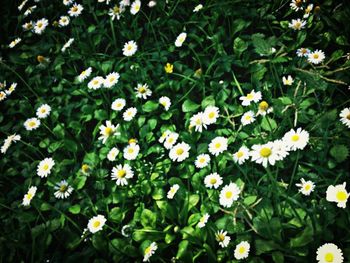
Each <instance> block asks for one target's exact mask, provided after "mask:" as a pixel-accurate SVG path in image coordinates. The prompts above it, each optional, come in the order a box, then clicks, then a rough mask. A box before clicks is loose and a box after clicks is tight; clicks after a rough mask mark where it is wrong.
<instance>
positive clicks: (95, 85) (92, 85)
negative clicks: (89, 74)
mask: <svg viewBox="0 0 350 263" xmlns="http://www.w3.org/2000/svg"><path fill="white" fill-rule="evenodd" d="M104 82H105V79H104V78H102V77H100V76H97V77H94V78H93V79H92V80H90V81H89V83H88V88H89V89H93V90H97V89H100V88H101V87H102V85H103V84H104Z"/></svg>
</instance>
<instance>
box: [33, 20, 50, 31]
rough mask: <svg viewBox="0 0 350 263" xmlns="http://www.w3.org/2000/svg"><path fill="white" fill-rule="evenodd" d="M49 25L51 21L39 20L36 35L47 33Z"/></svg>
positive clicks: (36, 23)
mask: <svg viewBox="0 0 350 263" xmlns="http://www.w3.org/2000/svg"><path fill="white" fill-rule="evenodd" d="M48 24H49V21H48V20H47V19H46V18H42V19H39V20H38V21H36V22H35V25H34V33H35V34H38V35H41V34H42V33H43V32H44V31H45V29H46V27H47V26H48Z"/></svg>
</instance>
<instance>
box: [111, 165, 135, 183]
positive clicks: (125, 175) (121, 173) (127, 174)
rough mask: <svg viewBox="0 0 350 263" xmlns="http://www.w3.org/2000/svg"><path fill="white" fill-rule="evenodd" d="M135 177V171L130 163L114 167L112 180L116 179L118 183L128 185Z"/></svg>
mask: <svg viewBox="0 0 350 263" xmlns="http://www.w3.org/2000/svg"><path fill="white" fill-rule="evenodd" d="M133 177H134V172H133V170H132V169H131V166H130V165H128V164H124V165H121V164H119V165H117V166H116V167H113V169H112V180H116V184H117V185H121V186H124V185H127V184H128V180H127V179H131V178H133Z"/></svg>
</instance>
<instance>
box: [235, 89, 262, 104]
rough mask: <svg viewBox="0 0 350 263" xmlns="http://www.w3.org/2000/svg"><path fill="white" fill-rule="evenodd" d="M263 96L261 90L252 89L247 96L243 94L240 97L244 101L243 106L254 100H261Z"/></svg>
mask: <svg viewBox="0 0 350 263" xmlns="http://www.w3.org/2000/svg"><path fill="white" fill-rule="evenodd" d="M261 98H262V95H261V92H260V91H258V92H255V91H254V90H252V91H251V92H250V93H248V94H247V95H246V96H241V97H240V98H239V99H240V100H241V101H242V105H243V106H249V105H250V103H251V102H252V101H253V102H255V103H256V102H259V101H260V100H261Z"/></svg>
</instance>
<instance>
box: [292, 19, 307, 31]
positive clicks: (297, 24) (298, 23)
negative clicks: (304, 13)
mask: <svg viewBox="0 0 350 263" xmlns="http://www.w3.org/2000/svg"><path fill="white" fill-rule="evenodd" d="M305 25H306V21H305V20H300V18H298V19H292V22H290V23H289V24H288V27H289V28H292V29H294V30H301V29H303V28H304V27H305Z"/></svg>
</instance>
